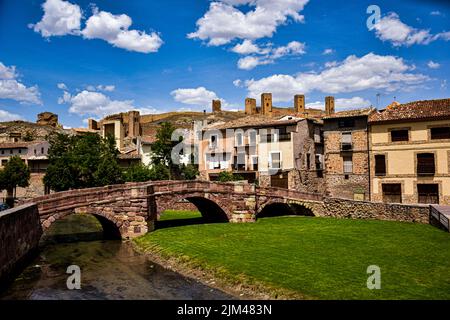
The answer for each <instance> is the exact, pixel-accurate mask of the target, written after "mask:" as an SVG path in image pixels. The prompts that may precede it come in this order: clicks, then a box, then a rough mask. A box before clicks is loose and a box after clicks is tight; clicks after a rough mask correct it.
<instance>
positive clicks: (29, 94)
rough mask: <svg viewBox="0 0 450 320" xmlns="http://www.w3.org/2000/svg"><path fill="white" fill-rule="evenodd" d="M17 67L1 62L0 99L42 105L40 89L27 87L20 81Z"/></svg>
mask: <svg viewBox="0 0 450 320" xmlns="http://www.w3.org/2000/svg"><path fill="white" fill-rule="evenodd" d="M18 77H19V75H18V74H17V73H16V67H15V66H11V67H7V66H5V65H4V64H3V63H2V62H0V99H11V100H16V101H19V102H20V103H23V104H39V105H40V104H42V101H41V98H40V95H41V94H40V92H39V88H38V87H37V86H32V87H27V86H25V85H24V84H23V83H22V82H20V81H19V80H18Z"/></svg>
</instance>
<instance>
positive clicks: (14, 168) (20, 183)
mask: <svg viewBox="0 0 450 320" xmlns="http://www.w3.org/2000/svg"><path fill="white" fill-rule="evenodd" d="M30 175H31V174H30V169H29V168H28V166H27V165H26V164H25V162H24V161H23V160H22V159H21V158H20V157H19V156H13V157H11V158H9V161H8V163H7V164H6V165H5V167H4V168H3V170H2V171H1V172H0V189H1V190H5V189H6V192H7V202H8V204H9V205H10V206H13V205H14V199H15V197H16V188H17V187H21V188H26V187H28V186H29V185H30Z"/></svg>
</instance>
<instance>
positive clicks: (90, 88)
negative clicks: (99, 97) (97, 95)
mask: <svg viewBox="0 0 450 320" xmlns="http://www.w3.org/2000/svg"><path fill="white" fill-rule="evenodd" d="M115 89H116V86H113V85H102V84H99V85H98V86H93V85H88V86H86V90H88V91H104V92H113V91H114V90H115Z"/></svg>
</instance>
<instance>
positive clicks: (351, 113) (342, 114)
mask: <svg viewBox="0 0 450 320" xmlns="http://www.w3.org/2000/svg"><path fill="white" fill-rule="evenodd" d="M374 111H375V108H364V109H354V110H345V111H339V112H336V113H333V114H330V115H329V116H326V117H323V119H324V120H326V119H336V118H351V117H362V116H368V115H370V114H371V113H373V112H374Z"/></svg>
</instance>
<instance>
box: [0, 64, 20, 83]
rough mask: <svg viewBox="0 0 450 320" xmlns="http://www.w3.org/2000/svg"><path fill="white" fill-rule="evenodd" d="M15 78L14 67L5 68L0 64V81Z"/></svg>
mask: <svg viewBox="0 0 450 320" xmlns="http://www.w3.org/2000/svg"><path fill="white" fill-rule="evenodd" d="M15 78H17V73H16V67H15V66H11V67H7V66H5V65H4V64H3V63H1V62H0V79H1V80H8V79H15Z"/></svg>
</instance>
